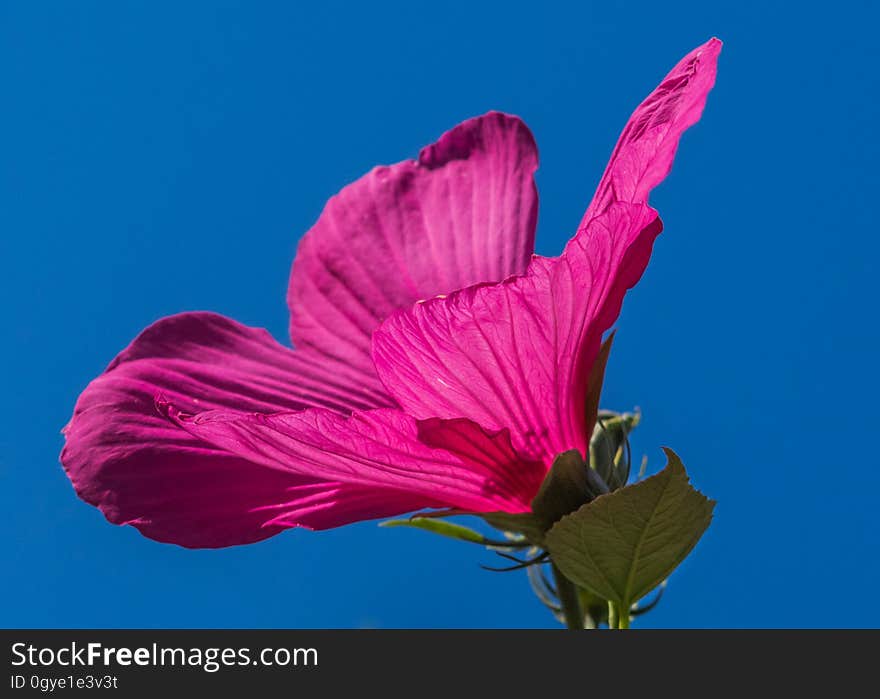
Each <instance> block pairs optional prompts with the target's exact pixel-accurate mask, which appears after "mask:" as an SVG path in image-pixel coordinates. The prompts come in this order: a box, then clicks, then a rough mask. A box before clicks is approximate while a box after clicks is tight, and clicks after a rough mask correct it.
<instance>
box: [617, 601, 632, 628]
mask: <svg viewBox="0 0 880 699" xmlns="http://www.w3.org/2000/svg"><path fill="white" fill-rule="evenodd" d="M629 612H630V606H629V605H627V606H626V607H621V608H620V609H618V610H617V628H618V629H628V628H629Z"/></svg>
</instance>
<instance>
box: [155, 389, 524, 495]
mask: <svg viewBox="0 0 880 699" xmlns="http://www.w3.org/2000/svg"><path fill="white" fill-rule="evenodd" d="M164 409H165V410H166V412H167V414H168V415H169V417H170V418H171V419H173V420H175V421H176V422H177V424H179V425H180V426H181V427H183V428H184V429H185V430H187V431H188V432H189V433H190V434H192V435H193V436H195V437H198V438H199V439H201V440H203V441H205V442H207V443H210V444H212V445H214V446H216V447H217V448H219V449H221V450H223V451H225V452H228V453H231V454H236V455H238V456H241V457H242V458H245V459H247V460H248V461H251V462H253V463H257V464H262V465H264V466H266V467H269V468H275V469H279V470H283V471H287V472H290V473H294V474H300V475H308V476H312V477H317V478H322V479H327V480H334V481H339V482H342V483H348V484H353V485H357V486H361V487H364V488H369V487H372V488H376V489H380V490H381V489H392V490H394V491H398V492H402V493H411V494H412V495H413V496H418V497H421V498H422V499H423V500H425V501H426V502H429V503H431V504H428V505H425V506H427V507H460V508H464V509H468V510H473V511H477V512H491V511H496V510H501V511H505V512H523V511H526V510H527V509H528V506H529V501H530V498H531V497H532V495H534V491H533V490H532V486H531V484H530V483H527V481H526V480H525V479H524V478H522V477H516V476H512V475H511V474H517V473H519V472H521V471H522V470H523V462H522V461H521V460H520V459H519V457H518V455H517V454H516V452H515V451H514V450H513V449H512V448H511V446H510V440H509V436H508V434H507V432H498V433H496V434H489V433H487V432H485V431H483V430H481V429H480V428H478V427H476V426H469V425H464V426H463V425H462V424H461V422H459V424H458V425H456V426H455V427H453V428H451V429H449V430H447V431H446V432H445V433H444V432H443V431H442V430H436V429H435V430H432V429H431V428H432V427H433V426H429V427H428V429H429V431H431V432H432V436H433V439H430V440H428V441H429V442H430V445H429V444H426V443H425V442H423V441H421V439H420V431H419V424H418V423H417V422H416V421H415V420H414V419H413V418H412V417H410V416H409V415H406V414H405V413H402V412H400V411H397V410H392V409H377V410H368V411H364V412H355V413H353V414H352V415H350V416H345V415H340V414H338V413H333V412H331V411H329V410H321V409H312V410H303V411H298V412H291V413H276V414H273V415H265V414H259V413H243V412H239V411H230V410H213V411H208V412H205V413H200V414H198V415H195V416H192V415H186V414H184V413H181V412H180V411H178V410H176V409H175V408H174V407H173V406H170V405H166V406H165V407H164ZM462 434H467V436H468V438H469V439H470V440H472V442H473V443H472V444H471V445H470V446H469V447H468V448H467V449H462V448H461V441H460V438H461V435H462ZM447 445H448V446H449V448H448V449H447V448H446V447H447Z"/></svg>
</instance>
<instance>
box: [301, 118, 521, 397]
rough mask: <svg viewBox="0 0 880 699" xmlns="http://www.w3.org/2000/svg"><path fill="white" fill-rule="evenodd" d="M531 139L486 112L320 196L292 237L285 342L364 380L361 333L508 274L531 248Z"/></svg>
mask: <svg viewBox="0 0 880 699" xmlns="http://www.w3.org/2000/svg"><path fill="white" fill-rule="evenodd" d="M537 167H538V154H537V149H536V147H535V141H534V139H533V138H532V134H531V133H530V132H529V130H528V128H527V127H526V126H525V124H523V123H522V121H520V120H519V119H517V118H516V117H513V116H508V115H506V114H501V113H498V112H491V113H489V114H486V115H485V116H481V117H477V118H474V119H469V120H467V121H465V122H463V123H462V124H459V125H458V126H456V127H455V128H454V129H452V130H451V131H449V132H447V133H445V134H444V135H443V136H442V137H441V138H440V140H439V141H437V143H435V144H434V145H431V146H428V147H426V148H424V149H422V152H421V153H420V154H419V158H418V160H407V161H404V162H401V163H398V164H396V165H392V166H390V167H377V168H374V169H373V170H371V171H370V172H369V173H368V174H366V175H364V176H363V177H362V178H361V179H359V180H357V181H356V182H354V183H353V184H350V185H349V186H347V187H345V188H344V189H343V190H342V191H341V192H339V194H337V195H336V196H334V197H332V198H331V199H330V200H329V201H328V202H327V205H326V207H325V208H324V211H323V213H322V214H321V216H320V218H319V219H318V221H317V223H316V224H315V225H314V226H313V227H312V228H311V230H309V231H308V232H307V233H306V234H305V236H304V237H303V238H302V240H301V242H300V244H299V249H298V250H297V255H296V259H295V260H294V263H293V268H292V270H291V275H290V287H289V291H288V296H287V301H288V305H289V307H290V336H291V339H292V340H293V343H294V345H295V346H296V347H299V348H306V347H308V348H312V349H313V350H316V351H318V352H320V353H322V354H326V355H329V356H332V357H338V358H341V359H344V360H345V361H346V362H347V363H348V364H350V365H351V366H352V367H353V368H354V369H356V370H358V371H360V372H361V373H362V374H363V375H364V383H369V382H376V381H377V380H376V376H375V371H374V369H373V364H372V361H371V359H370V336H371V334H372V333H373V330H375V329H376V328H377V327H378V325H379V323H380V322H381V321H382V320H384V319H385V318H386V317H388V316H389V315H390V314H391V313H392V312H394V311H395V310H397V309H398V308H404V307H407V306H410V305H412V304H413V303H414V302H415V301H417V300H418V299H422V298H429V297H431V296H434V295H435V294H440V293H446V292H450V291H454V290H456V289H460V288H463V287H466V286H469V285H471V284H475V283H477V282H487V281H489V282H495V281H500V280H501V279H504V278H505V277H508V276H509V275H511V274H520V273H522V272H524V271H525V269H526V266H527V265H528V262H529V258H530V256H531V253H532V250H533V249H534V239H535V222H536V218H537V206H538V198H537V192H536V190H535V184H534V177H533V174H534V172H535V170H536V168H537Z"/></svg>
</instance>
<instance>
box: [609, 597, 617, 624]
mask: <svg viewBox="0 0 880 699" xmlns="http://www.w3.org/2000/svg"><path fill="white" fill-rule="evenodd" d="M608 628H609V629H616V628H617V605H616V604H614V602H608Z"/></svg>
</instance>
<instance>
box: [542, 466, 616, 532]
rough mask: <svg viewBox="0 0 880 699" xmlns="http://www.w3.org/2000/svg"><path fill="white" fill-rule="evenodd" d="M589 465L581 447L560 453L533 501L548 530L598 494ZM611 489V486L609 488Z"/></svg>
mask: <svg viewBox="0 0 880 699" xmlns="http://www.w3.org/2000/svg"><path fill="white" fill-rule="evenodd" d="M588 472H589V468H588V467H587V465H586V463H584V457H583V456H581V453H580V452H579V451H578V450H577V449H572V450H570V451H566V452H563V453H562V454H559V456H557V457H556V458H555V459H554V460H553V465H552V466H551V467H550V471H548V473H547V476H546V477H545V478H544V480H543V481H542V483H541V487H540V488H539V489H538V494H537V495H535V497H534V499H533V500H532V512H534V513H535V516H536V517H537V518H538V520H539V521H540V523H541V525H542V526H543V527H544V529H545V531H546V530H547V529H549V528H550V527H552V526H553V525H554V524H555V523H556V522H558V521H559V520H560V519H562V518H563V517H564V516H565V515H567V514H568V513H570V512H574V511H575V510H576V509H577V508H579V507H580V506H581V505H583V504H584V503H585V502H587V501H588V500H591V499H592V498H593V497H595V496H596V495H598V493H596V492H594V488H592V487H591V486H592V484H591V483H590V482H589V481H588V480H587V479H588V475H590V474H589V473H588ZM605 490H606V491H607V488H606V489H605Z"/></svg>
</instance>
